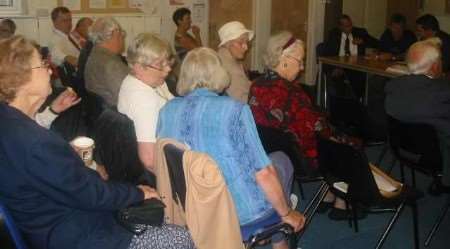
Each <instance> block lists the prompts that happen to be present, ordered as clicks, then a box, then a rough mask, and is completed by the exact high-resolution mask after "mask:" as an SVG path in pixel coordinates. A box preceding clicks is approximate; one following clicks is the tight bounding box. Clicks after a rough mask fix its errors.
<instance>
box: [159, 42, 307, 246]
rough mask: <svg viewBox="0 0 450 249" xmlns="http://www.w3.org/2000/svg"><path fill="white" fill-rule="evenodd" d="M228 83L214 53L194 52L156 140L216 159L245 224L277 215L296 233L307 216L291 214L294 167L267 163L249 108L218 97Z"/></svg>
mask: <svg viewBox="0 0 450 249" xmlns="http://www.w3.org/2000/svg"><path fill="white" fill-rule="evenodd" d="M229 82H230V80H229V76H228V73H227V72H226V70H225V68H224V67H223V66H222V63H221V61H220V59H219V57H218V55H217V53H216V52H215V51H214V50H212V49H210V48H196V49H194V50H192V51H190V52H189V53H188V54H187V55H186V57H185V58H184V61H183V63H182V65H181V71H180V78H179V81H178V84H177V92H178V94H180V95H181V96H184V97H177V98H174V99H173V100H171V101H169V102H168V103H167V104H166V105H165V106H164V107H163V108H162V109H161V111H160V113H159V120H158V128H157V136H158V138H172V139H175V140H177V141H179V142H182V143H186V144H187V145H188V146H189V147H190V148H191V149H192V150H195V151H200V152H204V153H207V154H208V155H210V156H211V157H212V158H213V159H214V161H215V162H216V163H217V164H218V166H219V167H220V171H221V172H222V174H223V176H224V178H225V181H226V183H227V187H228V190H229V191H230V193H231V196H232V197H233V200H234V204H235V206H236V210H237V215H238V218H239V222H240V224H241V225H248V224H253V223H255V222H258V221H262V220H264V219H267V218H268V217H272V216H273V215H278V216H279V217H281V219H282V220H283V221H284V222H286V223H288V224H290V225H292V227H293V228H294V229H295V230H296V231H298V230H300V229H301V228H302V227H303V224H304V217H303V215H302V214H301V213H299V212H297V211H295V210H293V209H291V207H290V205H289V203H288V201H287V200H286V193H285V192H288V191H290V188H289V178H290V177H291V176H292V165H291V164H290V163H284V164H283V163H281V161H282V160H283V159H287V158H286V156H285V157H284V158H283V157H282V156H281V155H279V156H278V155H277V156H274V157H275V160H277V162H278V163H277V162H273V160H274V159H273V160H272V162H271V161H270V160H269V157H268V156H267V155H266V153H265V151H264V149H263V147H262V145H261V142H260V140H259V137H258V133H257V131H256V126H255V122H254V120H253V117H252V114H251V111H250V108H249V106H248V105H246V104H242V103H240V102H238V101H236V100H234V99H232V98H230V97H228V96H220V95H219V94H220V93H222V92H223V90H224V89H226V88H227V87H228V86H229ZM276 153H279V152H276ZM280 154H282V153H280ZM282 155H284V154H282ZM287 160H288V159H287ZM283 189H284V191H285V192H284V191H283ZM272 242H273V245H274V248H287V244H286V242H285V241H284V240H283V238H282V237H281V238H280V237H276V238H272Z"/></svg>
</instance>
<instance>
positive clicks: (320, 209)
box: [317, 201, 333, 214]
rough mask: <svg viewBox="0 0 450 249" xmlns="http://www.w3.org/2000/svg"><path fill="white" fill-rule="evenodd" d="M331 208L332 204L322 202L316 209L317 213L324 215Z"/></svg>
mask: <svg viewBox="0 0 450 249" xmlns="http://www.w3.org/2000/svg"><path fill="white" fill-rule="evenodd" d="M332 207H333V202H326V201H322V202H321V203H320V204H319V206H318V207H317V213H319V214H323V213H326V212H327V211H328V210H329V209H330V208H332Z"/></svg>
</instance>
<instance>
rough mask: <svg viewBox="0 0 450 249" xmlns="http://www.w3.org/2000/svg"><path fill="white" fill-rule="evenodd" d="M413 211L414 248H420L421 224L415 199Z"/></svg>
mask: <svg viewBox="0 0 450 249" xmlns="http://www.w3.org/2000/svg"><path fill="white" fill-rule="evenodd" d="M412 213H413V229H414V230H413V232H414V248H415V249H419V248H420V246H419V224H418V212H417V201H416V200H414V201H413V203H412Z"/></svg>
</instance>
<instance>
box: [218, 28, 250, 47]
mask: <svg viewBox="0 0 450 249" xmlns="http://www.w3.org/2000/svg"><path fill="white" fill-rule="evenodd" d="M245 33H248V40H249V41H251V40H252V39H253V36H255V32H253V31H251V30H248V29H243V30H241V31H240V32H239V33H236V34H235V35H234V36H230V37H228V39H226V40H223V41H221V42H220V43H219V47H222V46H223V45H224V44H225V43H227V42H229V41H232V40H234V39H237V38H239V37H240V36H241V35H243V34H245Z"/></svg>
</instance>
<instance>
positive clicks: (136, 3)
mask: <svg viewBox="0 0 450 249" xmlns="http://www.w3.org/2000/svg"><path fill="white" fill-rule="evenodd" d="M128 5H129V7H130V8H138V9H139V8H142V7H144V0H128Z"/></svg>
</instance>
